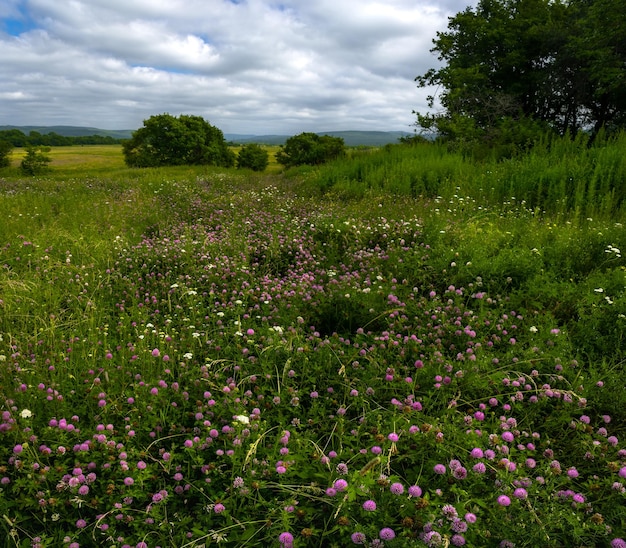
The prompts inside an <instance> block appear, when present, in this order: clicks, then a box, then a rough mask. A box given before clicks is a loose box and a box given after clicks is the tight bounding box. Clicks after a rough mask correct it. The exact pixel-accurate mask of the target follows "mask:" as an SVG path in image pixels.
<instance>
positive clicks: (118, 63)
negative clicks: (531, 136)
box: [0, 0, 476, 135]
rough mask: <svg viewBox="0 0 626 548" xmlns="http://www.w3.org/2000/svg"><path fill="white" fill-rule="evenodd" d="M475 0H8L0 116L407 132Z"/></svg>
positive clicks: (251, 129)
mask: <svg viewBox="0 0 626 548" xmlns="http://www.w3.org/2000/svg"><path fill="white" fill-rule="evenodd" d="M475 4H476V1H475V0H0V125H7V124H12V125H80V126H91V127H99V128H105V129H135V128H137V127H140V126H141V125H142V121H143V120H144V119H146V118H148V117H150V116H151V115H153V114H160V113H163V112H168V113H170V114H172V115H179V114H197V115H200V116H203V117H204V118H206V119H207V120H209V121H210V122H211V123H212V124H213V125H216V126H217V127H219V128H220V129H222V130H223V131H224V132H225V133H252V134H270V133H280V134H289V135H293V134H296V133H300V132H302V131H337V130H348V129H353V130H407V131H412V128H411V124H412V123H413V121H414V119H415V118H414V116H413V115H412V114H411V111H412V110H414V109H416V110H425V97H426V95H427V92H426V91H425V90H419V89H417V87H416V85H415V82H414V78H415V76H417V75H418V74H421V73H423V72H425V71H426V70H427V69H429V68H431V67H433V66H437V60H436V57H435V56H434V55H433V54H432V53H430V51H429V50H430V48H431V47H432V39H433V38H434V37H435V34H436V32H437V30H445V29H446V27H447V18H448V17H449V16H450V15H453V14H455V13H457V12H459V11H462V10H463V9H465V7H467V6H468V5H475Z"/></svg>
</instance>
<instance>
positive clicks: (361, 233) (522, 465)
mask: <svg viewBox="0 0 626 548" xmlns="http://www.w3.org/2000/svg"><path fill="white" fill-rule="evenodd" d="M560 146H561V148H559V145H558V143H555V144H554V146H553V147H552V148H551V152H549V151H546V152H545V154H546V155H548V154H554V155H555V156H559V155H562V154H563V153H564V151H565V150H566V148H565V147H566V145H565V143H563V144H562V145H560ZM567 146H569V147H571V148H570V149H568V150H575V148H576V146H577V145H576V144H572V143H570V144H569V145H567ZM420 147H421V145H418V146H410V147H400V146H398V147H389V148H388V149H385V150H382V151H380V154H378V153H373V152H371V153H359V155H358V156H356V157H355V158H354V161H355V163H356V165H355V171H358V169H361V170H362V174H363V176H364V177H369V175H368V173H366V171H367V170H368V169H372V166H371V165H368V164H366V163H364V162H365V160H364V158H366V154H370V155H371V156H367V157H368V158H373V159H375V161H376V162H378V164H377V166H378V167H377V169H379V170H380V171H378V172H377V173H378V175H377V177H378V176H379V175H380V174H382V173H384V171H383V168H382V167H381V165H383V166H384V164H385V162H387V160H385V158H390V159H391V161H405V162H408V159H407V158H408V152H406V151H410V152H411V154H412V155H413V158H418V159H419V158H420V157H421V160H422V161H424V162H426V163H428V164H429V166H430V167H429V169H432V170H434V169H435V166H436V162H435V157H436V156H437V154H440V153H441V151H442V150H443V147H439V146H432V147H430V148H425V149H424V150H421V148H420ZM594 150H595V152H594ZM599 150H605V149H594V148H593V147H592V148H591V149H590V154H599ZM607 150H609V149H606V150H605V152H606V151H607ZM613 153H614V152H613V151H611V154H613ZM405 154H406V156H405ZM537 154H538V152H537ZM573 154H574V153H572V156H573ZM384 155H387V156H384ZM591 157H593V156H590V157H587V160H588V159H589V158H591ZM596 157H597V156H596ZM570 160H571V158H570ZM391 161H390V162H389V163H391ZM604 161H605V160H600V163H603V162H604ZM359 162H361V163H359ZM439 162H440V163H442V164H443V166H444V167H445V169H450V166H453V167H454V166H455V169H457V168H458V171H455V172H454V173H453V174H452V175H451V177H453V178H454V179H455V181H453V182H450V183H447V185H448V186H450V192H451V193H450V194H449V195H448V196H446V197H444V196H440V195H434V196H432V197H422V196H419V195H417V196H416V197H415V198H412V197H409V196H402V195H398V194H396V195H394V194H393V193H392V191H390V190H389V187H386V186H383V185H381V186H379V187H373V188H371V189H369V191H368V193H367V194H365V195H364V199H355V200H346V199H345V197H344V196H337V198H336V199H335V196H334V195H333V194H332V192H331V193H327V194H325V195H323V196H321V197H320V196H317V197H315V196H314V197H309V198H303V197H302V196H301V191H305V190H306V185H313V184H316V183H317V181H316V179H314V178H313V177H312V178H311V179H309V181H308V182H307V181H303V180H301V179H300V177H305V176H306V173H305V172H298V174H297V175H292V174H291V172H290V173H288V174H287V176H285V175H281V176H278V177H275V178H271V177H268V176H265V175H264V176H260V175H257V174H255V173H252V172H247V173H245V172H244V173H242V172H241V171H236V170H223V169H217V168H207V167H205V166H197V167H192V168H183V167H170V168H161V169H158V170H133V169H127V170H126V171H119V172H117V171H115V172H114V173H113V174H112V175H111V174H108V175H105V174H104V173H101V174H98V173H96V174H94V172H92V171H89V170H85V173H84V174H82V176H78V175H77V173H76V171H74V170H71V171H69V175H68V176H67V177H66V179H59V178H58V177H59V174H58V173H57V170H55V173H54V174H53V176H51V177H41V178H36V179H29V180H28V181H27V183H28V184H25V181H24V179H20V178H18V177H9V178H5V179H3V180H2V181H0V209H1V210H2V211H3V215H2V217H0V248H1V249H2V250H3V259H2V268H0V309H1V313H0V334H1V335H0V365H1V367H0V462H1V463H2V466H0V515H2V517H3V519H2V521H0V530H1V531H2V533H3V534H4V536H5V538H7V539H8V541H7V542H9V543H10V544H11V545H15V546H60V545H67V546H71V547H72V548H76V547H78V546H95V545H106V546H119V547H122V546H142V547H143V546H146V545H149V546H176V547H181V548H182V547H184V546H186V547H188V548H191V547H192V546H195V547H196V548H199V547H200V546H202V545H205V546H207V545H213V544H218V543H221V544H223V545H225V546H236V547H243V546H252V545H260V546H282V547H286V546H292V545H293V546H329V547H345V546H350V545H352V544H358V543H362V544H363V543H364V544H365V545H369V546H376V545H378V546H381V545H383V544H381V543H384V546H389V547H393V546H397V547H409V546H437V545H439V546H444V545H449V546H462V545H466V546H485V547H491V546H493V547H496V546H510V545H511V544H515V545H516V546H520V547H521V546H528V547H534V546H546V547H549V548H552V547H554V548H556V547H561V546H611V545H613V546H622V545H623V541H620V540H619V539H623V538H624V537H625V536H626V507H625V506H624V504H623V502H624V496H626V446H625V439H626V429H625V426H624V425H625V424H626V411H625V410H626V394H625V393H624V390H623V389H622V388H623V384H624V383H623V363H624V360H625V359H626V354H625V352H626V350H625V347H624V333H625V331H626V325H625V324H624V317H623V316H624V313H625V311H626V301H625V298H626V262H625V259H624V257H623V253H622V251H623V250H624V249H625V247H626V235H625V233H624V230H623V226H622V223H623V222H624V217H625V215H624V214H623V212H619V211H618V212H616V213H615V214H614V215H613V217H612V218H610V219H609V218H606V219H604V220H597V219H596V220H592V219H589V220H588V219H580V218H579V217H577V216H576V215H575V213H574V212H571V211H567V210H564V211H563V212H559V213H555V214H553V215H550V214H544V213H542V212H540V211H539V212H537V211H535V210H529V209H528V208H527V207H526V206H525V204H523V203H521V201H519V200H518V199H513V197H512V196H509V197H508V199H507V200H502V201H501V202H500V203H495V202H494V203H491V202H489V200H487V199H485V200H481V199H480V196H479V195H477V196H476V197H475V198H471V199H470V198H468V197H467V196H466V195H465V194H461V193H459V191H458V190H457V191H456V192H455V189H454V184H455V182H456V178H457V177H460V178H461V179H464V178H472V179H474V180H478V179H479V178H480V177H485V176H487V175H486V174H485V172H484V168H485V165H484V164H472V163H469V162H467V160H464V159H463V158H462V157H461V156H460V155H452V158H451V159H450V158H448V157H447V156H440V158H439ZM448 162H449V163H448ZM557 163H558V162H557V160H556V159H553V160H552V164H557ZM408 165H410V164H408V163H407V164H406V166H408ZM330 167H331V165H330V164H329V165H328V166H325V167H324V168H319V169H318V168H316V170H315V171H322V170H323V169H326V168H330ZM444 167H442V168H441V172H442V173H443V172H444V171H445V169H444ZM489 167H493V166H489ZM61 169H62V168H61V167H60V168H59V171H60V170H61ZM342 169H347V168H346V166H345V165H344V166H343V168H342ZM386 169H387V170H388V171H387V174H386V176H387V177H389V178H393V177H394V176H395V173H394V172H392V171H389V169H390V168H389V164H388V165H387V168H386ZM470 170H474V172H475V173H471V172H470ZM311 173H313V170H312V171H311V172H309V174H311ZM292 177H293V178H292ZM489 181H490V183H491V184H494V185H496V184H497V185H498V186H499V187H501V188H499V189H497V191H494V193H493V195H494V196H495V195H503V196H504V195H506V189H507V184H508V181H507V180H506V179H490V180H489ZM462 182H463V180H462V181H461V183H462ZM276 185H282V187H281V188H279V187H278V186H276ZM446 188H447V187H446ZM484 188H485V189H486V188H487V187H486V186H485V187H484ZM294 189H296V190H297V191H296V192H294ZM309 194H310V195H314V193H313V192H309ZM483 196H484V195H483ZM595 199H596V200H600V199H601V197H600V196H599V195H597V196H596V198H595ZM392 537H393V538H392ZM611 543H613V544H611Z"/></svg>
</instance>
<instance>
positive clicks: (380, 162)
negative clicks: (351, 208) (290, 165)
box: [315, 133, 626, 219]
mask: <svg viewBox="0 0 626 548" xmlns="http://www.w3.org/2000/svg"><path fill="white" fill-rule="evenodd" d="M315 179H316V182H317V185H318V187H319V188H320V189H321V190H322V191H323V192H332V193H334V194H337V195H339V196H343V197H352V198H362V197H364V196H366V195H384V194H400V195H405V196H411V197H418V196H421V197H427V198H433V197H436V196H441V197H443V198H444V199H450V198H452V197H453V196H454V195H455V194H456V195H461V196H467V197H469V198H471V199H475V200H479V201H480V202H481V203H487V204H490V205H496V204H506V203H509V202H510V201H511V200H515V201H517V202H518V203H524V204H526V206H527V207H529V208H530V209H537V210H538V211H539V212H547V213H549V214H562V215H564V214H568V215H569V214H570V213H572V214H573V216H574V217H576V218H585V217H601V218H604V219H608V218H612V217H614V216H616V215H617V216H621V215H622V214H623V213H624V207H625V202H626V185H625V184H624V181H626V134H624V133H621V134H619V135H618V136H616V137H612V138H602V137H600V138H599V139H597V140H596V141H595V142H594V143H593V144H591V145H590V144H589V142H588V139H587V138H586V137H585V136H584V135H583V136H580V137H577V138H576V139H573V140H572V139H570V138H569V137H563V138H552V139H546V140H545V141H544V142H542V143H540V144H538V145H537V146H535V147H534V148H533V149H531V151H530V152H528V153H524V154H520V155H518V156H515V157H514V158H511V159H506V160H501V161H494V160H485V161H474V160H472V159H471V158H469V157H466V156H464V155H462V154H461V153H460V152H450V151H448V150H447V148H446V147H445V146H444V145H443V144H440V143H421V144H417V145H393V146H387V147H385V148H383V149H379V150H375V151H368V152H354V153H352V154H351V155H349V157H347V158H345V159H341V160H337V161H334V162H331V163H329V164H327V165H326V166H323V167H321V168H320V169H319V170H318V171H317V172H316V175H315Z"/></svg>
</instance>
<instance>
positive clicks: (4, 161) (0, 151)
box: [0, 141, 13, 167]
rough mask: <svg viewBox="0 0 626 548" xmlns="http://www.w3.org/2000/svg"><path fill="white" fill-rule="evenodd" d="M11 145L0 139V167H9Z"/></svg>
mask: <svg viewBox="0 0 626 548" xmlns="http://www.w3.org/2000/svg"><path fill="white" fill-rule="evenodd" d="M12 151H13V145H12V144H11V143H9V142H8V141H0V167H9V165H11V152H12Z"/></svg>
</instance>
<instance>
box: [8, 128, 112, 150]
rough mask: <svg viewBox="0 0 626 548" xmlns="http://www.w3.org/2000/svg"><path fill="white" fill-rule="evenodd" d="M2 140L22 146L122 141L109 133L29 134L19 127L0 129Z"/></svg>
mask: <svg viewBox="0 0 626 548" xmlns="http://www.w3.org/2000/svg"><path fill="white" fill-rule="evenodd" d="M0 141H4V142H6V143H9V144H10V145H12V146H14V147H20V148H22V147H24V148H25V147H29V146H31V147H37V146H45V147H55V146H71V145H116V144H119V143H121V142H122V140H121V139H115V138H113V137H110V136H108V135H106V136H105V135H81V136H78V135H77V136H66V135H59V134H58V133H55V132H54V131H52V132H50V133H40V132H38V131H29V132H28V135H27V134H25V133H24V132H23V131H20V130H19V129H5V130H2V131H0Z"/></svg>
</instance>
